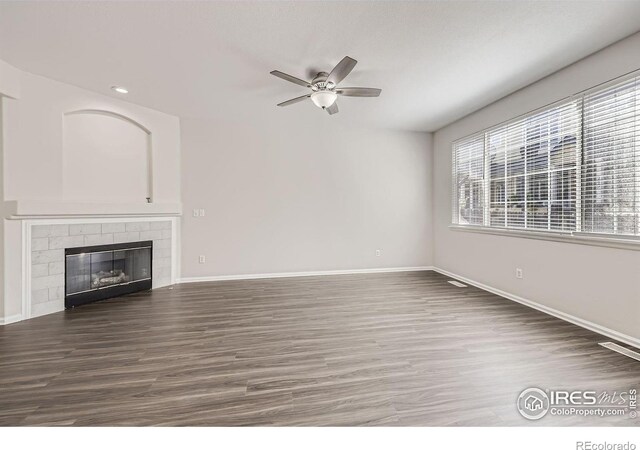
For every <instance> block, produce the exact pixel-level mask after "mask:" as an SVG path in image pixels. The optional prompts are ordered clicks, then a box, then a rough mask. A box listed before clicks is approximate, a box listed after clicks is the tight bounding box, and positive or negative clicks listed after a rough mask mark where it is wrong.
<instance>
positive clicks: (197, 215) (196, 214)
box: [193, 209, 200, 217]
mask: <svg viewBox="0 0 640 450" xmlns="http://www.w3.org/2000/svg"><path fill="white" fill-rule="evenodd" d="M193 217H200V210H199V209H194V210H193Z"/></svg>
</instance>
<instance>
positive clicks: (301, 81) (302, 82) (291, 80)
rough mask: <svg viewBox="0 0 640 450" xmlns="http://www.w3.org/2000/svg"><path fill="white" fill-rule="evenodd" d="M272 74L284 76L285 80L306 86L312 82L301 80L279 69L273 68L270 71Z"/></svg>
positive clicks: (279, 76) (309, 85)
mask: <svg viewBox="0 0 640 450" xmlns="http://www.w3.org/2000/svg"><path fill="white" fill-rule="evenodd" d="M269 73H270V74H271V75H274V76H276V77H278V78H282V79H283V80H287V81H289V82H291V83H295V84H299V85H300V86H304V87H308V88H310V87H311V84H310V83H309V82H308V81H304V80H301V79H300V78H296V77H294V76H293V75H289V74H286V73H284V72H280V71H279V70H272V71H271V72H269Z"/></svg>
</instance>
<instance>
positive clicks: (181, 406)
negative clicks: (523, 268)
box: [0, 272, 640, 426]
mask: <svg viewBox="0 0 640 450" xmlns="http://www.w3.org/2000/svg"><path fill="white" fill-rule="evenodd" d="M447 279H448V278H447V277H445V276H443V275H440V274H438V273H435V272H412V273H394V274H372V275H345V276H328V277H305V278H289V279H272V280H252V281H225V282H217V283H199V284H183V285H177V286H175V287H173V288H163V289H159V290H156V291H153V292H147V293H140V294H135V295H130V296H128V297H122V298H118V299H112V300H107V301H103V302H99V303H95V304H92V305H87V306H83V307H79V308H77V309H74V310H69V311H65V312H61V313H56V314H51V315H48V316H44V317H40V318H36V319H32V320H28V321H25V322H20V323H16V324H12V325H7V326H4V327H0V424H2V425H76V426H80V425H132V426H137V425H210V426H229V425H317V426H321V425H390V426H395V425H430V426H431V425H521V426H522V425H627V426H629V425H636V426H637V425H638V424H639V423H638V421H637V420H634V419H630V418H628V417H607V418H599V417H592V418H580V417H564V418H559V417H552V416H549V415H547V416H546V417H545V418H543V419H542V420H539V421H537V422H531V421H527V420H526V419H524V418H522V417H521V416H520V415H519V414H518V412H517V410H516V406H515V405H516V398H517V397H518V395H519V393H520V392H521V391H522V390H523V389H524V388H527V387H530V386H537V387H542V388H570V389H582V390H586V389H607V390H610V391H616V390H617V391H621V390H622V391H626V390H628V389H629V388H631V387H636V388H637V387H638V386H639V385H640V362H638V361H635V360H632V359H630V358H627V357H625V356H623V355H620V354H618V353H615V352H612V351H610V350H607V349H605V348H602V347H600V346H598V345H597V343H598V342H601V341H605V340H607V341H608V340H610V339H607V338H603V337H602V336H599V335H597V334H595V333H592V332H590V331H587V330H584V329H582V328H579V327H577V326H574V325H572V324H569V323H566V322H563V321H561V320H558V319H555V318H553V317H550V316H548V315H545V314H543V313H540V312H537V311H535V310H533V309H530V308H527V307H525V306H522V305H519V304H517V303H513V302H511V301H509V300H506V299H503V298H501V297H498V296H496V295H493V294H490V293H487V292H485V291H482V290H480V289H476V288H473V287H467V288H457V287H455V286H452V285H451V284H449V283H447Z"/></svg>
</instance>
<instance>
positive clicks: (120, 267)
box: [64, 241, 153, 308]
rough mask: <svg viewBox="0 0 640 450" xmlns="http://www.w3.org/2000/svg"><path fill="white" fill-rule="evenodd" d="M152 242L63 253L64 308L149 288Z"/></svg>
mask: <svg viewBox="0 0 640 450" xmlns="http://www.w3.org/2000/svg"><path fill="white" fill-rule="evenodd" d="M152 261H153V241H140V242H127V243H125V244H108V245H94V246H91V247H75V248H68V249H66V250H65V297H64V306H65V308H74V307H76V306H79V305H83V304H85V303H90V302H94V301H96V300H103V299H106V298H111V297H118V296H120V295H124V294H130V293H132V292H137V291H144V290H149V289H151V284H152V275H151V274H152V269H153V267H152Z"/></svg>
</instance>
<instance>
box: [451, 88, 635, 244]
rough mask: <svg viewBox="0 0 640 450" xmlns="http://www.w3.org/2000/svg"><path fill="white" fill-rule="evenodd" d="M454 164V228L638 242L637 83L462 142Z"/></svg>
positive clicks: (587, 96)
mask: <svg viewBox="0 0 640 450" xmlns="http://www.w3.org/2000/svg"><path fill="white" fill-rule="evenodd" d="M453 159H454V161H453V162H454V169H453V179H454V189H455V190H454V192H455V195H454V209H453V213H454V214H453V222H454V223H455V224H461V225H480V226H485V227H495V228H514V229H527V230H529V229H530V230H543V231H554V232H565V233H567V232H587V233H605V234H619V235H635V236H637V235H640V81H639V79H638V78H634V79H632V80H627V81H624V82H622V83H618V84H616V85H614V86H610V87H608V88H606V89H600V90H598V91H597V92H591V93H587V94H585V95H581V96H576V97H574V98H573V99H572V100H570V101H565V102H562V103H559V104H557V105H554V106H552V107H548V108H545V109H544V110H541V111H538V112H535V113H533V114H529V115H527V116H525V117H522V118H518V119H516V120H513V121H510V122H508V123H506V124H503V125H499V126H496V127H494V128H491V129H488V130H486V131H484V132H482V133H479V134H476V135H473V136H471V137H468V138H465V139H462V140H460V141H457V142H455V143H454V145H453Z"/></svg>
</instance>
